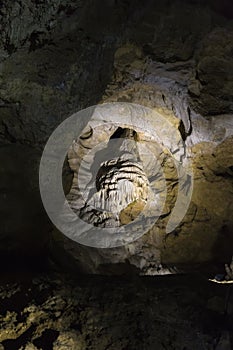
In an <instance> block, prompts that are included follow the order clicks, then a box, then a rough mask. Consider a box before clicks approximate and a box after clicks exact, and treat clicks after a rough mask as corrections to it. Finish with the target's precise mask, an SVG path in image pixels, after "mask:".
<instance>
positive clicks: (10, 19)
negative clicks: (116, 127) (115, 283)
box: [0, 0, 233, 274]
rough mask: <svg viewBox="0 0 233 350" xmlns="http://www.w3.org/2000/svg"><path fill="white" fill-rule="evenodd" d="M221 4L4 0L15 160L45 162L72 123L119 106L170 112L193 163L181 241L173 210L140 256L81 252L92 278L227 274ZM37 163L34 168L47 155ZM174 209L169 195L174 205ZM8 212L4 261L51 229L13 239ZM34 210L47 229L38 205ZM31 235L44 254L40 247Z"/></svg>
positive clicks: (4, 137) (227, 52) (4, 59)
mask: <svg viewBox="0 0 233 350" xmlns="http://www.w3.org/2000/svg"><path fill="white" fill-rule="evenodd" d="M225 3H226V1H225ZM20 4H21V5H20ZM220 5H221V6H223V5H222V4H220V2H219V1H214V2H213V1H208V2H206V4H204V5H203V4H201V3H200V2H198V1H190V2H187V1H176V2H174V1H170V0H167V1H163V2H162V1H161V2H159V1H158V2H157V1H156V2H153V1H146V2H145V3H142V2H140V1H136V2H131V1H104V2H103V1H101V2H100V1H96V2H94V1H87V2H85V3H84V2H83V1H65V2H62V3H61V1H51V2H46V1H43V0H42V1H27V2H26V3H24V4H22V3H21V2H19V1H16V2H14V3H12V2H7V1H3V4H2V6H1V10H0V15H1V18H2V22H1V23H2V31H1V36H0V45H1V53H0V56H1V72H0V144H1V145H5V144H10V145H11V147H12V150H13V149H14V150H13V151H12V152H11V154H10V155H9V157H11V158H15V157H16V158H17V157H18V156H17V154H18V153H17V152H18V147H19V145H27V146H28V147H29V148H31V147H33V149H34V148H35V149H36V150H39V152H41V149H42V148H43V146H44V145H45V142H46V141H47V139H48V137H49V135H50V134H51V132H52V131H53V130H54V128H55V127H56V126H58V125H59V123H60V122H61V121H62V120H64V119H65V118H66V117H68V116H69V115H71V114H72V113H73V112H76V111H77V110H80V109H82V108H84V107H86V106H90V105H93V104H96V103H100V102H112V101H127V102H136V103H139V104H142V105H145V106H148V107H152V108H158V109H160V110H161V111H162V112H163V113H165V112H164V111H165V110H169V113H171V114H172V117H173V119H174V120H175V121H176V124H177V129H178V130H179V131H180V133H181V136H182V138H183V140H184V141H185V145H186V147H187V149H189V151H190V152H191V153H192V161H193V166H194V174H195V179H194V180H195V183H194V191H193V197H192V203H191V205H190V208H189V211H188V213H187V215H186V217H185V218H184V220H183V222H182V223H181V225H180V227H179V228H178V230H177V231H176V232H174V234H171V235H169V236H166V237H165V236H164V235H163V232H164V231H163V230H164V227H165V225H166V220H167V215H168V213H169V210H167V213H166V217H163V218H161V221H160V223H159V225H158V226H157V227H156V228H155V232H154V233H152V234H149V235H148V237H144V238H143V239H142V241H141V242H137V243H136V244H135V246H133V247H127V248H124V249H123V251H121V250H113V251H112V252H111V253H109V252H107V251H105V252H103V251H98V250H95V249H92V248H90V249H89V248H87V247H78V254H80V257H79V259H81V260H83V261H84V263H82V264H81V265H82V268H84V270H85V268H86V269H87V270H88V271H91V272H104V268H103V269H102V267H103V266H104V267H106V265H109V272H110V273H111V271H112V270H111V269H112V267H110V264H109V263H110V262H111V263H113V264H116V265H117V263H118V264H119V263H120V264H121V263H123V264H124V266H125V265H127V264H128V263H129V262H130V264H132V265H133V266H135V267H136V268H139V269H140V270H143V269H144V270H145V271H144V270H143V271H144V272H145V273H147V271H149V273H152V274H153V273H157V270H160V264H161V263H164V262H166V263H168V264H171V265H174V264H175V265H179V263H180V264H181V265H186V266H189V265H190V264H191V265H192V264H194V265H195V264H198V263H203V264H205V263H207V262H211V261H219V262H221V263H223V262H225V261H226V260H228V259H229V258H230V256H231V255H232V248H231V247H232V227H233V223H232V202H233V200H232V166H233V163H232V133H233V132H232V130H233V121H232V119H233V116H232V108H233V107H232V32H233V27H232V20H231V13H230V10H229V11H227V13H226V11H225V10H223V8H222V7H221V6H220ZM228 5H229V4H228ZM230 8H231V7H230V5H229V9H230ZM220 9H221V11H220ZM29 12H30V15H29ZM226 15H227V18H226ZM2 150H3V149H2ZM3 152H4V151H3ZM27 152H28V151H25V153H26V154H27ZM32 158H33V159H32V163H33V162H34V160H35V161H36V159H38V155H34V156H33V157H32ZM19 159H20V156H19ZM2 163H4V155H3V156H2ZM9 163H11V162H9ZM12 164H13V163H12ZM169 166H170V174H172V172H173V171H174V169H173V167H172V166H171V165H169V163H168V164H167V165H166V166H165V168H166V169H167V171H168V175H169ZM16 168H17V169H14V170H13V172H15V173H16V177H17V173H18V170H19V168H20V172H21V171H22V172H23V177H25V179H31V181H32V183H34V184H37V183H38V182H37V177H36V175H30V166H28V167H27V169H25V168H24V167H23V166H21V165H20V166H18V167H16ZM21 168H22V170H21ZM10 172H11V170H10V169H9V170H6V171H5V172H3V173H4V174H3V173H1V186H3V187H4V188H7V189H8V188H9V189H10V188H11V186H12V185H11V183H12V180H11V174H10ZM68 174H69V175H70V172H69V170H68ZM19 178H20V177H19ZM26 181H27V180H26ZM21 183H22V184H23V181H22V182H21V181H20V183H19V184H18V185H17V186H19V187H20V186H22V185H21ZM171 184H172V181H171ZM173 184H174V183H173ZM68 187H69V186H68ZM174 191H175V187H174ZM16 192H17V193H15V195H16V197H17V198H16V200H15V203H16V202H17V203H19V202H20V201H21V200H22V194H21V192H20V191H18V190H17V191H16ZM33 196H34V195H33V191H31V190H29V195H28V198H27V196H25V198H27V199H28V202H29V203H30V202H33V203H34V199H33V198H34V197H33ZM9 197H10V195H9ZM174 199H175V193H171V195H170V196H169V197H168V201H169V203H170V206H172V205H173V203H174ZM9 200H10V199H9ZM4 208H5V209H4V210H5V211H4V213H2V214H1V225H2V227H4V229H3V230H2V232H3V234H2V233H1V234H0V244H1V249H2V250H4V249H5V242H7V246H8V244H9V246H11V247H13V246H15V247H16V250H17V249H18V248H17V247H19V246H21V245H22V242H25V241H27V240H28V236H29V232H32V230H33V232H34V231H37V230H38V231H40V232H45V233H47V232H48V231H49V230H47V228H46V227H45V225H44V224H43V223H42V222H40V224H39V225H38V227H35V226H36V225H34V227H33V223H32V220H30V225H29V222H28V224H27V225H26V226H27V228H26V229H25V219H22V220H21V221H22V222H23V224H22V222H19V220H17V221H16V220H15V221H14V222H15V227H14V230H15V231H12V230H11V226H10V225H9V217H10V218H11V217H12V216H11V209H10V208H9V206H8V204H7V201H6V202H5V204H4ZM17 208H18V206H17ZM20 210H21V211H22V216H21V217H22V218H28V213H29V211H28V207H27V205H25V206H24V205H23V206H20ZM33 210H35V213H38V216H37V214H36V216H37V217H38V218H40V215H41V212H40V210H42V209H41V203H38V204H35V206H33ZM128 210H129V211H130V210H131V209H130V208H128ZM127 215H128V214H127ZM127 215H126V216H127ZM27 220H28V219H26V221H27ZM124 220H125V218H124ZM32 227H33V228H32ZM22 230H23V231H25V236H24V233H22V235H20V240H19V239H18V233H17V234H16V232H22ZM33 232H32V237H33V239H35V240H34V247H35V248H36V247H37V243H40V244H41V242H42V241H41V239H40V235H37V234H34V233H33ZM22 236H23V237H24V240H22V239H21V237H22ZM36 237H38V238H36ZM63 239H64V241H65V243H64V242H63ZM144 239H145V241H144ZM56 240H60V242H61V245H59V247H61V250H59V249H60V248H57V246H56V242H55V243H54V241H53V243H52V244H51V246H52V249H53V250H54V251H58V252H59V253H58V254H59V255H60V257H59V259H61V261H62V263H64V260H66V259H68V258H67V255H66V253H67V252H68V251H69V252H70V251H72V250H76V246H74V245H73V243H72V242H67V241H66V238H63V237H60V238H56V239H55V241H56ZM64 245H65V246H66V248H65V249H64V247H63V246H64ZM142 247H143V248H142ZM31 250H32V251H33V249H32V248H31ZM65 251H66V252H65ZM72 254H73V253H72ZM78 254H77V252H76V253H75V254H74V255H75V256H76V257H77V255H78ZM32 255H33V253H32ZM55 255H57V254H55ZM72 263H73V262H72ZM98 266H102V267H101V268H100V269H98ZM125 268H126V267H125ZM123 270H124V268H123Z"/></svg>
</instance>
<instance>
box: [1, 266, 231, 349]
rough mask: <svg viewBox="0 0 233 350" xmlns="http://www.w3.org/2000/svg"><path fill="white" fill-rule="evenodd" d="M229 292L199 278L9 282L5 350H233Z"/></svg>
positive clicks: (4, 298)
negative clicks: (232, 349) (232, 348)
mask: <svg viewBox="0 0 233 350" xmlns="http://www.w3.org/2000/svg"><path fill="white" fill-rule="evenodd" d="M12 277H13V279H14V280H15V276H12ZM8 278H9V277H8ZM228 293H229V289H228V286H227V285H225V286H219V285H217V284H213V283H211V282H207V281H206V280H203V279H200V278H199V277H197V276H189V277H188V276H183V277H181V276H179V277H178V276H171V277H170V278H165V277H162V278H159V277H158V278H157V279H156V280H155V279H154V278H151V277H149V278H144V279H139V278H135V279H132V280H128V279H127V280H124V279H117V278H115V279H114V278H100V277H95V278H93V277H92V278H91V277H90V276H89V277H88V278H87V277H86V278H80V277H79V278H78V279H76V280H71V279H70V278H68V277H67V276H64V275H61V274H60V273H59V274H56V275H55V274H53V275H50V274H48V275H45V274H44V275H36V276H34V277H33V278H31V279H30V278H27V279H25V278H24V279H23V280H22V281H20V282H17V283H15V282H10V281H9V279H8V281H7V282H5V283H3V282H1V287H0V301H1V302H0V321H1V322H0V349H4V350H16V349H17V350H19V349H20V350H41V349H42V350H45V349H51V350H58V349H59V350H87V349H88V350H96V349H98V350H106V349H110V350H116V349H117V350H124V349H128V350H131V349H132V350H135V349H136V348H139V349H145V350H154V349H158V350H163V349H169V350H172V349H187V350H193V349H210V350H214V349H217V350H223V349H224V350H225V349H230V348H231V347H232V331H233V330H232V321H233V320H232V317H233V300H232V295H231V294H232V293H231V294H228ZM229 296H230V297H229Z"/></svg>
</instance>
